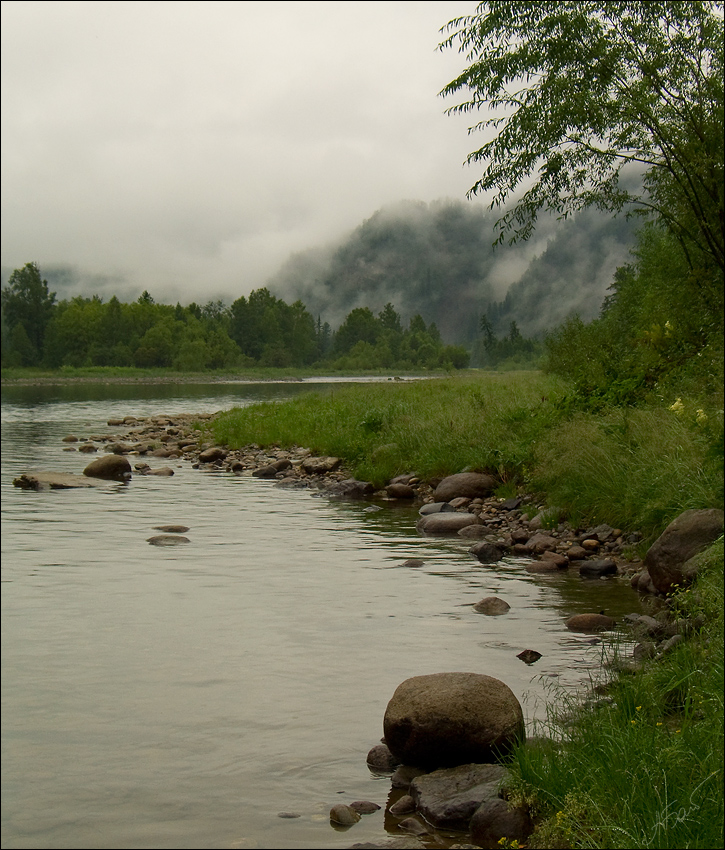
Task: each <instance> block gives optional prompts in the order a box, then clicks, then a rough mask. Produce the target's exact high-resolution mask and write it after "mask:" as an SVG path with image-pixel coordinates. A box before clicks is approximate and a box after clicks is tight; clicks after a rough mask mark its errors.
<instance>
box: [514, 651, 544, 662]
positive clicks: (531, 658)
mask: <svg viewBox="0 0 725 850" xmlns="http://www.w3.org/2000/svg"><path fill="white" fill-rule="evenodd" d="M516 657H517V658H520V659H521V660H522V661H523V662H524V664H535V663H536V662H537V661H538V660H539V659H540V658H541V653H540V652H537V651H536V650H535V649H525V650H524V651H523V652H519V654H518V655H517V656H516Z"/></svg>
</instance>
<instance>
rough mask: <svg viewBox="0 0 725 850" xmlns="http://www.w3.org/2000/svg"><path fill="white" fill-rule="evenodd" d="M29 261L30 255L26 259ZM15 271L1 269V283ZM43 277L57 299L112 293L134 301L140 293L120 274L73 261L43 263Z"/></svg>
mask: <svg viewBox="0 0 725 850" xmlns="http://www.w3.org/2000/svg"><path fill="white" fill-rule="evenodd" d="M31 261H32V257H31V258H29V260H28V262H31ZM13 271H15V269H11V268H9V267H7V266H3V268H2V270H1V276H2V285H3V287H5V286H7V283H8V280H9V278H10V275H11V274H12V273H13ZM40 271H41V273H42V275H43V279H44V280H47V281H48V289H49V290H50V291H51V292H55V293H56V296H57V300H58V301H62V300H63V299H69V298H75V297H76V296H77V295H80V296H81V297H83V298H90V297H91V296H93V295H97V296H98V297H99V298H102V299H103V300H104V301H107V300H108V299H109V298H112V297H113V296H114V295H115V296H116V297H117V298H118V299H120V300H121V301H135V300H136V299H137V298H138V296H139V295H140V294H141V290H140V289H139V288H138V286H137V285H136V284H134V283H132V282H130V281H128V280H126V279H124V278H122V277H119V276H114V275H104V274H93V273H92V272H87V271H84V270H83V269H80V268H78V267H77V266H72V265H42V266H41V268H40Z"/></svg>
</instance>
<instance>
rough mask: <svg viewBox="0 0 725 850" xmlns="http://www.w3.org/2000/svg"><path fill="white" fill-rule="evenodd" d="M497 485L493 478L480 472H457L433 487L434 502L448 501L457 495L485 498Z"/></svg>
mask: <svg viewBox="0 0 725 850" xmlns="http://www.w3.org/2000/svg"><path fill="white" fill-rule="evenodd" d="M497 485H498V482H497V481H496V479H495V478H492V477H491V476H490V475H485V474H484V473H482V472H458V473H456V474H455V475H449V476H448V477H447V478H444V479H443V480H442V481H441V483H440V484H439V485H438V486H437V487H436V489H435V493H434V498H435V500H436V502H450V500H451V499H455V498H456V497H457V496H466V497H467V498H469V499H477V498H486V496H490V495H491V493H492V492H493V491H494V489H495V488H496V486H497Z"/></svg>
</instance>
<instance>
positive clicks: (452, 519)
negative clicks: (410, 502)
mask: <svg viewBox="0 0 725 850" xmlns="http://www.w3.org/2000/svg"><path fill="white" fill-rule="evenodd" d="M476 523H478V519H477V518H476V517H475V516H474V515H473V514H467V513H458V512H454V513H435V514H430V515H429V516H423V517H421V518H420V519H419V520H418V522H417V523H416V526H415V527H416V529H417V530H418V531H420V532H422V533H423V534H449V535H455V534H457V533H458V532H459V531H460V529H462V528H465V527H466V526H467V525H474V524H476Z"/></svg>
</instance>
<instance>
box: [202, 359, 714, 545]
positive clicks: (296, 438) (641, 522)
mask: <svg viewBox="0 0 725 850" xmlns="http://www.w3.org/2000/svg"><path fill="white" fill-rule="evenodd" d="M568 389H569V385H568V384H567V383H566V382H565V381H563V380H562V379H559V378H556V377H555V376H544V375H542V374H541V373H537V372H518V373H509V374H500V373H484V374H479V375H473V376H470V375H469V376H467V377H451V378H446V379H435V380H425V381H411V382H388V383H381V384H357V385H347V386H338V385H331V386H330V388H329V389H327V390H325V391H324V392H317V393H310V394H302V395H300V396H298V397H296V398H295V399H293V400H290V401H287V402H283V403H279V404H274V403H266V404H258V405H254V406H252V407H247V408H243V409H236V410H232V411H229V412H227V413H225V414H223V415H222V416H220V417H219V418H218V419H217V421H216V422H215V424H214V437H215V439H216V441H217V442H219V443H223V444H227V445H229V446H230V447H241V446H243V445H245V444H249V443H258V444H261V445H273V444H277V445H282V446H292V445H304V446H306V447H308V448H310V449H311V450H312V451H313V452H316V453H319V454H329V455H336V456H339V457H342V458H343V459H344V460H345V462H346V464H347V466H348V467H349V468H350V470H351V472H352V474H353V475H355V476H356V477H357V478H360V479H363V480H367V481H372V482H373V483H374V484H375V485H376V486H383V485H384V484H385V483H386V482H387V481H388V480H390V478H392V477H393V476H395V475H398V474H402V473H407V472H414V473H416V474H417V475H419V476H421V477H422V478H424V479H430V478H435V477H440V476H443V475H448V474H451V473H454V472H460V471H462V470H465V469H473V470H480V471H486V472H489V473H492V474H494V475H497V476H498V477H499V479H500V480H501V482H502V484H508V485H509V486H513V485H516V486H524V487H527V488H529V489H533V490H534V491H536V492H538V493H539V494H542V497H543V495H544V494H545V496H546V499H547V500H548V501H549V503H550V504H551V505H552V506H554V507H556V508H557V511H558V512H559V513H561V512H563V513H564V514H565V515H568V516H569V517H570V518H571V519H572V520H573V521H574V522H576V523H579V522H581V523H582V524H590V523H595V522H608V523H610V524H612V525H616V526H618V527H620V528H625V529H633V530H634V529H636V530H640V531H642V532H644V533H645V534H646V535H647V536H649V537H651V536H653V535H655V534H657V533H659V531H661V530H662V528H663V527H664V525H666V524H667V523H668V522H669V521H670V520H672V519H673V518H674V517H675V516H677V514H679V513H680V512H681V511H683V510H686V509H687V508H693V507H722V503H723V485H722V452H721V451H718V445H719V444H718V435H721V434H722V411H721V410H720V411H718V410H715V409H710V410H709V411H707V412H706V411H705V410H702V409H701V408H699V407H698V408H697V410H696V409H695V408H694V405H688V403H687V400H685V401H684V402H683V401H682V400H680V404H681V409H680V407H678V408H677V409H676V410H674V411H673V410H672V409H670V408H669V407H667V406H665V405H664V404H659V406H656V405H650V406H649V407H646V408H642V409H633V408H624V409H617V408H615V409H611V410H610V411H609V412H608V413H603V414H599V415H593V414H583V413H581V414H575V415H573V416H572V415H571V414H570V413H569V412H567V409H566V405H565V404H562V400H563V399H564V397H565V395H566V393H567V391H568ZM700 403H701V404H702V403H703V402H700ZM719 439H720V440H721V439H722V438H721V436H720V437H719Z"/></svg>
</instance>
